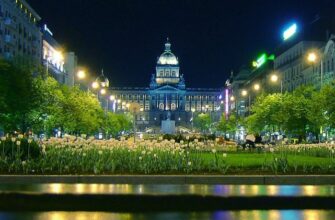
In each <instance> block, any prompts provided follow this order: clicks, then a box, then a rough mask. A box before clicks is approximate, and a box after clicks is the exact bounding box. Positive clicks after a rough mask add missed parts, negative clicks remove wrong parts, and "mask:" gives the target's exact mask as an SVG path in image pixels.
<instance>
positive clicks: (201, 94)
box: [108, 41, 224, 130]
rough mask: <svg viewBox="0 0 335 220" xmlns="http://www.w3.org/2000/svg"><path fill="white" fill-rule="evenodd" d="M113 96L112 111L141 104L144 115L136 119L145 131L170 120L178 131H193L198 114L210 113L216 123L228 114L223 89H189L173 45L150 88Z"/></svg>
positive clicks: (112, 90)
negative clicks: (190, 129) (173, 51)
mask: <svg viewBox="0 0 335 220" xmlns="http://www.w3.org/2000/svg"><path fill="white" fill-rule="evenodd" d="M110 94H112V97H113V101H112V102H110V103H109V106H108V108H109V110H110V111H114V112H117V113H121V112H127V111H129V109H127V106H129V105H127V104H131V103H137V104H139V106H140V109H141V111H140V112H139V113H138V114H137V116H136V124H137V126H138V128H140V129H141V130H143V129H145V128H157V127H160V126H161V123H162V121H163V120H166V119H168V118H170V119H171V120H174V121H175V122H176V126H177V127H184V128H191V126H192V125H193V118H194V117H195V116H196V115H197V114H201V113H209V114H210V115H211V118H212V120H213V121H218V120H219V119H220V117H221V115H222V113H223V111H224V101H223V90H222V88H213V89H210V88H188V87H187V86H186V81H185V78H184V75H183V74H182V72H181V71H180V67H179V60H178V58H177V57H176V56H175V55H174V54H173V53H172V50H171V43H170V42H169V41H167V43H166V44H165V50H164V52H163V53H162V55H161V56H160V57H159V58H158V60H157V65H156V73H155V74H153V75H152V76H151V81H150V84H149V87H145V88H110Z"/></svg>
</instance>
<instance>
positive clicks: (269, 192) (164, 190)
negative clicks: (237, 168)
mask: <svg viewBox="0 0 335 220" xmlns="http://www.w3.org/2000/svg"><path fill="white" fill-rule="evenodd" d="M4 191H7V192H8V191H10V192H41V193H55V194H62V193H74V194H83V193H88V194H163V195H164V194H197V195H216V196H335V186H294V185H290V186H268V185H129V184H32V185H29V184H28V185H20V184H10V185H7V184H0V192H4Z"/></svg>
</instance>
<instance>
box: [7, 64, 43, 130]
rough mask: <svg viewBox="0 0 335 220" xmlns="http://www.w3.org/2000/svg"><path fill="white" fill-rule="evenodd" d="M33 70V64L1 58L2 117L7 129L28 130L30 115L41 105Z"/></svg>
mask: <svg viewBox="0 0 335 220" xmlns="http://www.w3.org/2000/svg"><path fill="white" fill-rule="evenodd" d="M32 70H33V68H32V67H31V66H24V65H18V64H16V65H14V64H13V63H8V62H6V61H4V60H0V72H1V74H0V88H1V89H0V90H1V92H0V105H1V110H0V118H1V121H2V123H3V124H4V125H3V126H4V128H5V130H7V131H14V130H19V131H21V132H25V131H27V129H28V128H29V126H30V124H29V117H28V115H29V113H30V111H32V110H33V109H35V108H38V106H39V103H38V100H39V98H38V97H39V93H38V91H37V90H36V89H35V87H34V84H33V76H32V72H33V71H32Z"/></svg>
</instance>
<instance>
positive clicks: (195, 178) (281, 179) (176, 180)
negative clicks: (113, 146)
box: [0, 175, 335, 185]
mask: <svg viewBox="0 0 335 220" xmlns="http://www.w3.org/2000/svg"><path fill="white" fill-rule="evenodd" d="M0 183H1V184H47V183H67V184H75V183H96V184H209V185H335V175H311V176H271V175H268V176H267V175H264V176H248V175H245V176H219V175H218V176H213V175H208V176H207V175H115V176H91V175H87V176H82V175H80V176H53V175H47V176H40V175H27V176H23V175H22V176H21V175H1V176H0Z"/></svg>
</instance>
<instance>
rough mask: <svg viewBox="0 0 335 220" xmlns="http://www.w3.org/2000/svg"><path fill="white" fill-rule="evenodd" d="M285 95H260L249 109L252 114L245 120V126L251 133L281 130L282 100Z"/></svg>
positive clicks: (282, 116) (282, 119) (282, 121)
mask: <svg viewBox="0 0 335 220" xmlns="http://www.w3.org/2000/svg"><path fill="white" fill-rule="evenodd" d="M284 99H285V94H284V95H283V94H279V93H275V94H270V95H261V96H260V97H258V98H257V99H256V101H255V103H254V104H253V106H252V108H251V112H252V114H251V115H250V116H248V117H247V119H246V122H245V124H246V126H247V128H248V130H249V132H251V133H260V132H261V131H268V132H274V131H276V130H281V127H282V125H283V123H284V120H285V116H284V108H283V100H284Z"/></svg>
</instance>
